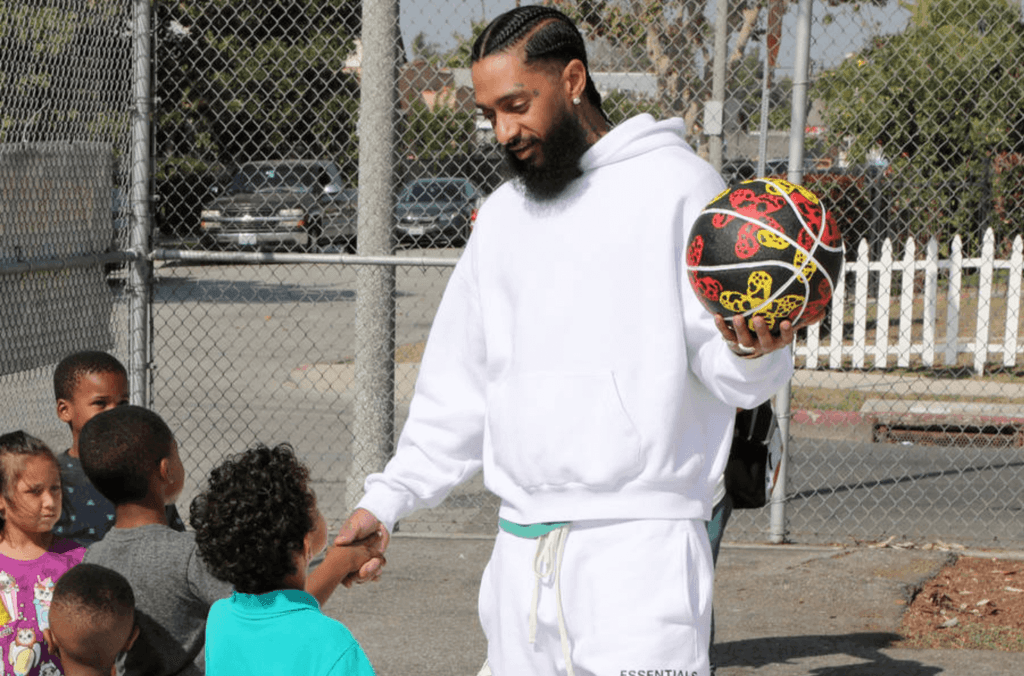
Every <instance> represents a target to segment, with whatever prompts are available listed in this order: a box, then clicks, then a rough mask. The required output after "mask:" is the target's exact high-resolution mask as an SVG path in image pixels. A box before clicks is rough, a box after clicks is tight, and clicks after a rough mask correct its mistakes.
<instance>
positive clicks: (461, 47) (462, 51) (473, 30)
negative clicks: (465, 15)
mask: <svg viewBox="0 0 1024 676" xmlns="http://www.w3.org/2000/svg"><path fill="white" fill-rule="evenodd" d="M489 23H490V21H489V20H487V19H483V20H481V21H473V20H472V19H471V20H470V22H469V25H470V30H469V35H462V34H461V33H455V34H454V35H453V36H452V37H454V38H455V43H456V44H455V47H454V48H452V49H451V50H449V51H448V52H446V53H445V54H444V55H443V57H442V60H443V61H444V65H446V66H448V67H449V68H469V66H470V63H469V58H470V54H471V53H472V51H473V43H474V42H476V39H477V37H478V36H479V35H480V34H481V33H483V32H484V29H485V28H487V24H489Z"/></svg>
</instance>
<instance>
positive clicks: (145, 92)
mask: <svg viewBox="0 0 1024 676" xmlns="http://www.w3.org/2000/svg"><path fill="white" fill-rule="evenodd" d="M133 13H134V28H133V30H132V58H133V59H134V63H133V64H132V65H133V68H134V79H133V83H134V88H133V92H132V95H133V98H134V106H133V108H132V138H131V207H132V208H131V213H132V220H131V223H132V229H131V237H130V244H129V247H130V248H131V250H132V251H133V252H134V253H135V254H136V256H135V259H134V260H133V261H131V262H130V263H129V267H128V284H127V293H128V303H129V309H128V313H129V314H128V391H129V393H130V398H131V402H132V403H133V404H136V405H139V406H146V405H148V404H149V393H148V386H147V384H148V382H149V377H148V376H149V374H148V371H149V365H150V364H149V334H150V325H149V315H150V297H151V293H150V291H151V284H152V263H151V262H150V261H149V258H148V256H147V255H146V252H147V250H148V249H149V234H150V229H151V228H150V216H149V174H150V120H149V118H150V98H149V96H150V74H151V71H150V59H151V58H152V44H151V42H150V18H151V11H150V0H135V3H134V5H133Z"/></svg>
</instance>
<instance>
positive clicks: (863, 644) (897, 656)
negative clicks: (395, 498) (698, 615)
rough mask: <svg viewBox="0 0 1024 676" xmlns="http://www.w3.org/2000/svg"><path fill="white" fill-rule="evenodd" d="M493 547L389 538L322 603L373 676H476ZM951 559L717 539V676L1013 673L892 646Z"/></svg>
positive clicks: (973, 657)
mask: <svg viewBox="0 0 1024 676" xmlns="http://www.w3.org/2000/svg"><path fill="white" fill-rule="evenodd" d="M491 545H492V539H491V538H489V537H478V538H449V537H444V538H437V537H422V536H413V535H402V534H398V535H396V536H395V538H394V539H393V540H392V542H391V546H390V548H389V550H388V565H387V568H386V569H385V574H384V576H383V578H382V580H381V581H380V582H378V583H375V584H368V585H361V586H357V587H354V588H353V589H350V590H346V589H343V588H342V589H339V590H338V591H337V592H335V594H334V596H333V597H332V598H331V600H330V601H329V602H328V603H327V604H326V606H325V609H324V610H325V612H326V613H327V614H329V615H331V616H332V617H336V618H338V619H339V620H341V621H342V622H344V623H345V624H346V625H347V626H348V627H349V628H350V629H351V630H352V632H353V634H354V635H355V636H356V638H357V639H358V640H359V642H360V643H361V644H362V645H363V648H364V649H365V650H366V653H367V655H369V657H370V660H371V662H373V664H374V667H375V668H376V670H377V673H378V676H475V674H476V673H477V670H478V669H479V667H480V665H481V664H482V663H483V660H484V657H485V654H486V643H485V641H484V637H483V634H482V632H481V630H480V626H479V622H478V619H477V614H476V596H477V590H478V586H479V580H480V576H481V574H482V572H483V568H484V566H485V565H486V562H487V559H488V557H489V556H490V551H491ZM970 554H979V555H991V553H988V552H972V553H970ZM1006 555H1007V556H1018V557H1019V556H1020V554H1019V553H1017V554H1012V553H1011V554H1006ZM949 557H950V554H948V553H944V552H939V551H924V550H897V549H883V548H878V549H871V548H867V547H858V548H846V549H842V548H826V547H795V546H790V545H780V546H770V545H739V544H729V543H726V544H724V545H723V548H722V552H721V554H720V558H719V562H718V572H717V580H716V583H715V599H716V601H715V612H716V625H717V629H716V631H717V633H718V636H717V645H716V647H715V649H714V652H713V653H712V655H713V658H714V660H715V661H716V663H717V665H718V671H717V676H755V675H756V676H805V675H814V676H819V675H820V676H825V675H828V676H933V675H938V674H947V675H949V676H1011V675H1015V674H1019V673H1021V672H1022V667H1021V663H1022V658H1024V656H1022V655H1020V654H1017V653H1002V652H994V651H965V650H910V649H901V648H893V647H891V644H892V642H893V641H894V640H895V638H896V630H897V629H898V627H899V621H900V616H901V614H902V612H903V610H904V608H905V607H906V604H907V602H908V600H909V599H910V597H911V594H912V593H913V590H914V589H915V588H917V587H918V586H919V585H921V584H922V583H923V582H924V581H925V580H927V579H929V578H930V577H932V576H934V575H935V574H936V573H937V572H938V571H939V569H940V568H941V567H942V566H943V565H944V564H945V563H946V561H947V560H948V559H949ZM612 583H613V582H611V581H610V582H609V584H612ZM511 676H529V675H526V674H514V675H511ZM608 676H619V675H618V674H609V675H608Z"/></svg>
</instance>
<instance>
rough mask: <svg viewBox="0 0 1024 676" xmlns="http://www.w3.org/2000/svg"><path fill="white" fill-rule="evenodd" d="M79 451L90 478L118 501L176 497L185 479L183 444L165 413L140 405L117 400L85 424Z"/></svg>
mask: <svg viewBox="0 0 1024 676" xmlns="http://www.w3.org/2000/svg"><path fill="white" fill-rule="evenodd" d="M78 454H79V457H80V458H81V460H82V469H83V470H85V474H86V476H88V477H89V481H91V482H92V483H93V485H94V486H95V487H96V490H98V491H99V492H100V493H102V494H103V495H104V496H105V497H106V498H107V499H108V500H110V501H111V502H113V503H114V505H115V506H117V505H123V504H125V503H129V502H143V501H145V500H148V499H152V498H153V496H154V494H155V491H161V492H162V493H163V502H164V503H171V502H174V500H176V499H177V497H178V495H179V494H180V493H181V489H182V486H183V485H184V483H185V468H184V467H183V466H182V464H181V458H180V457H179V456H178V444H177V443H175V441H174V435H173V434H172V433H171V428H169V427H168V426H167V423H165V422H164V420H163V418H161V417H160V416H159V415H157V414H156V413H154V412H153V411H150V410H149V409H146V408H142V407H141V406H128V405H126V406H118V407H117V408H112V409H110V410H109V411H104V412H102V413H100V414H98V415H96V416H95V417H93V418H92V420H90V421H89V422H87V423H86V424H85V426H84V427H83V428H82V434H81V437H80V438H79V441H78Z"/></svg>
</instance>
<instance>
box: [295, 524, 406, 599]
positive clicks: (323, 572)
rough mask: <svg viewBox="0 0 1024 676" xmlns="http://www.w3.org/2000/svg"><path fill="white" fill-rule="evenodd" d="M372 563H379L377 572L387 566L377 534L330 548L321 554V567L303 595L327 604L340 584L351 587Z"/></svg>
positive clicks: (307, 583) (307, 580)
mask: <svg viewBox="0 0 1024 676" xmlns="http://www.w3.org/2000/svg"><path fill="white" fill-rule="evenodd" d="M374 559H377V560H378V565H377V570H378V571H379V570H380V569H381V568H382V567H383V566H384V564H385V563H387V561H386V559H385V558H384V552H383V546H382V537H381V535H380V533H373V534H372V535H370V536H368V537H365V538H363V539H361V540H356V541H355V542H352V543H350V544H347V545H332V546H330V547H328V548H327V551H326V552H325V553H324V560H323V563H321V564H320V565H319V566H317V567H316V569H315V570H314V571H313V572H312V573H311V574H310V576H309V577H308V578H307V579H306V591H308V592H309V593H310V594H312V595H313V596H315V597H316V599H317V600H318V601H319V602H320V603H321V604H323V603H326V602H327V599H328V597H330V595H331V593H332V592H333V591H334V590H335V588H337V586H338V585H339V584H343V585H345V586H346V587H350V586H352V583H353V582H355V581H356V580H357V579H358V578H359V570H360V569H361V568H362V567H363V566H365V565H366V563H367V562H369V561H372V560H374ZM378 574H379V572H378Z"/></svg>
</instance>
